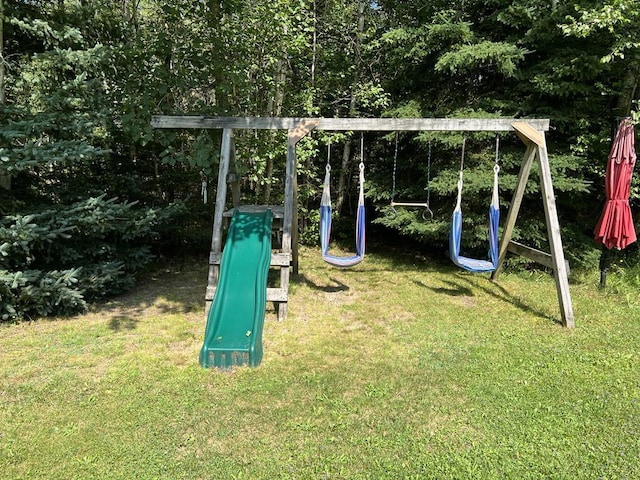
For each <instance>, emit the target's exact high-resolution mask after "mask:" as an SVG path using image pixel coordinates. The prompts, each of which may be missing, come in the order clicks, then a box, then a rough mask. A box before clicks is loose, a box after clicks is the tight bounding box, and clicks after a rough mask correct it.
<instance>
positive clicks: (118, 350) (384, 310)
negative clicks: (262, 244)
mask: <svg viewBox="0 0 640 480" xmlns="http://www.w3.org/2000/svg"><path fill="white" fill-rule="evenodd" d="M205 263H206V257H205V258H203V260H202V263H201V264H196V263H191V264H190V263H185V264H183V265H172V266H171V267H170V268H167V269H164V270H160V271H158V272H157V274H156V275H155V276H153V277H152V278H149V279H147V280H146V281H145V282H144V283H142V284H141V285H140V286H139V287H137V288H136V290H135V291H134V292H132V293H131V294H129V295H127V296H124V297H120V298H117V299H115V300H112V301H110V302H108V303H105V304H102V305H99V306H97V307H95V308H94V309H93V311H92V312H91V313H89V314H87V315H84V316H80V317H75V318H71V319H64V320H54V321H50V320H42V321H38V322H32V323H21V324H15V325H2V326H0V478H2V479H5V478H6V479H30V480H31V479H39V478H47V479H76V478H77V479H91V478H98V479H137V480H142V479H235V478H238V479H240V478H243V479H278V478H282V479H288V478H291V479H293V478H295V479H341V478H348V479H382V478H385V479H386V478H391V479H395V478H398V479H400V478H403V479H404V478H407V479H409V478H415V479H429V478H434V479H436V478H437V479H446V478H452V479H453V478H455V479H476V478H477V479H493V478H509V479H511V478H513V479H541V478H558V479H564V478H566V479H583V478H584V479H596V478H604V479H624V478H626V479H637V478H640V368H639V365H640V306H639V304H638V302H637V301H636V299H635V297H629V298H627V297H625V296H624V295H616V294H612V293H611V292H607V291H606V290H605V291H603V290H600V289H599V288H598V287H597V283H598V278H597V273H595V272H594V274H593V278H590V277H589V278H585V279H583V280H582V281H581V282H580V283H577V284H572V285H571V293H572V297H573V302H574V311H575V317H576V327H577V328H576V329H575V330H568V329H564V328H563V327H561V326H560V325H559V324H558V323H557V320H558V319H559V315H560V314H559V310H558V303H557V297H556V293H555V286H554V283H553V278H552V277H551V276H550V275H546V274H542V273H539V272H537V273H527V274H523V273H521V274H504V275H503V276H501V279H500V281H499V282H498V283H493V282H491V281H490V280H488V278H487V276H486V275H473V274H469V273H466V272H462V271H459V270H456V269H454V268H452V267H451V266H449V265H447V264H434V263H433V262H428V261H425V260H424V259H421V258H416V257H413V256H412V255H410V254H409V253H408V252H405V253H394V254H383V253H373V254H371V255H369V256H368V258H367V259H366V260H365V262H364V263H362V264H361V265H359V266H357V267H355V268H352V269H349V270H337V269H334V268H332V267H330V266H328V265H325V264H323V263H322V261H321V259H320V258H319V254H318V252H317V251H316V250H310V249H303V250H302V252H301V259H300V265H301V274H300V275H299V276H297V277H295V278H294V279H293V284H292V287H291V294H290V304H289V317H288V319H287V320H286V321H285V322H282V323H278V322H277V320H276V317H275V314H274V312H273V311H271V310H270V311H269V312H268V314H267V318H266V322H265V331H264V358H263V361H262V364H261V365H260V367H258V368H255V369H250V368H240V369H236V370H233V371H231V372H222V371H217V370H215V369H212V370H206V369H202V368H200V367H199V366H198V352H199V350H200V347H201V344H202V338H203V335H204V318H203V315H204V301H203V297H204V290H205V286H206V277H207V267H206V265H205ZM270 308H271V307H270Z"/></svg>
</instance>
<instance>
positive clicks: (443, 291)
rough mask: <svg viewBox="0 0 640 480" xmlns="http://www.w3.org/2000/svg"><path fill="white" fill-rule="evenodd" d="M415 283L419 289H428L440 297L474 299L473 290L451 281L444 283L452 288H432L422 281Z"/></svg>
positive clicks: (415, 281)
mask: <svg viewBox="0 0 640 480" xmlns="http://www.w3.org/2000/svg"><path fill="white" fill-rule="evenodd" d="M413 283H415V284H416V285H418V286H419V287H423V288H427V289H429V290H431V291H432V292H434V293H437V294H439V295H449V296H450V297H472V296H473V290H472V289H471V288H469V287H463V286H462V285H460V284H458V283H455V282H450V281H445V282H443V283H446V284H447V285H451V288H447V287H430V286H429V285H426V284H425V283H424V282H421V281H420V280H414V281H413Z"/></svg>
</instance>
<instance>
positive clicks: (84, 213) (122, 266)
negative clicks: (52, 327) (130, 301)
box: [0, 195, 184, 321]
mask: <svg viewBox="0 0 640 480" xmlns="http://www.w3.org/2000/svg"><path fill="white" fill-rule="evenodd" d="M135 207H136V202H129V203H120V202H118V201H117V199H115V198H112V199H105V196H104V195H102V196H99V197H93V198H89V199H87V200H84V201H82V202H78V203H76V204H73V205H71V206H68V207H60V208H56V209H50V210H46V211H43V212H39V213H35V214H31V215H13V216H8V217H5V218H4V219H3V220H2V221H0V302H1V303H0V305H1V306H0V319H1V320H3V321H7V320H21V319H26V318H34V317H39V316H49V315H63V316H66V315H72V314H75V313H82V312H84V311H86V309H87V302H88V301H93V300H95V299H98V298H102V297H107V296H111V295H115V294H119V293H122V292H124V291H126V290H128V289H129V288H131V287H132V286H133V285H134V283H135V276H134V275H135V273H136V272H137V271H138V270H139V269H140V268H142V267H144V266H145V265H147V264H148V263H149V262H150V261H151V260H152V259H153V254H152V253H151V249H150V247H149V245H148V244H149V243H150V242H152V241H153V240H157V239H158V237H159V233H158V232H159V230H160V229H162V228H163V227H164V226H166V225H170V224H172V223H175V219H176V217H177V216H178V215H179V214H182V213H183V212H184V207H183V205H182V204H173V205H170V206H169V207H166V208H162V209H153V208H147V209H141V208H135Z"/></svg>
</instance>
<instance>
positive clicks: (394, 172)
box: [389, 132, 433, 221]
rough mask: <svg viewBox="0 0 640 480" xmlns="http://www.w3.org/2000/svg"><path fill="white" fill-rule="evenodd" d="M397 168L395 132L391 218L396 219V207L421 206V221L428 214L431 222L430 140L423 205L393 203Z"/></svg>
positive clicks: (425, 218)
mask: <svg viewBox="0 0 640 480" xmlns="http://www.w3.org/2000/svg"><path fill="white" fill-rule="evenodd" d="M397 166H398V132H396V135H395V148H394V152H393V174H392V177H391V203H390V205H389V207H390V213H391V215H392V216H393V218H396V217H397V216H398V211H397V210H396V208H395V207H396V205H401V206H412V207H418V206H422V207H424V210H423V211H422V219H423V220H425V221H426V220H427V213H428V214H429V216H430V217H431V220H433V211H432V210H431V208H430V206H429V201H430V198H431V187H430V180H431V139H429V150H428V157H427V187H426V189H425V190H426V191H427V201H426V202H425V203H412V202H408V203H404V202H396V201H395V197H396V171H397Z"/></svg>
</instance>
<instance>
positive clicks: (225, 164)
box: [204, 128, 233, 319]
mask: <svg viewBox="0 0 640 480" xmlns="http://www.w3.org/2000/svg"><path fill="white" fill-rule="evenodd" d="M232 143H233V130H232V129H230V128H225V129H224V130H223V131H222V145H221V146H220V164H219V166H218V187H217V190H216V206H215V210H214V214H213V233H212V235H211V254H217V255H220V253H221V252H222V214H223V213H224V210H225V203H226V201H227V174H228V173H229V162H230V158H231V148H232ZM219 272H220V265H219V264H218V265H215V264H210V265H209V276H208V279H207V288H208V289H209V287H212V288H215V287H216V286H217V285H218V274H219ZM210 308H211V299H207V300H206V301H205V309H204V315H205V319H206V318H208V316H209V309H210Z"/></svg>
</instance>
